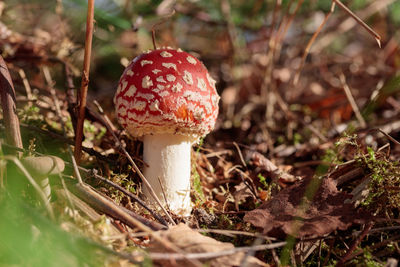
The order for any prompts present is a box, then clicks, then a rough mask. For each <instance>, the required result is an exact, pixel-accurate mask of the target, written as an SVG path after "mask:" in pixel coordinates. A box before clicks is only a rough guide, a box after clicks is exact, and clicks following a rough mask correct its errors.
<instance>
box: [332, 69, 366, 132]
mask: <svg viewBox="0 0 400 267" xmlns="http://www.w3.org/2000/svg"><path fill="white" fill-rule="evenodd" d="M339 78H340V82H341V83H342V86H343V90H344V92H345V94H346V97H347V100H349V103H350V105H351V108H352V109H353V111H354V113H355V114H356V118H357V120H358V122H359V123H360V126H361V128H365V127H367V123H366V122H365V120H364V118H363V117H362V115H361V113H360V109H359V108H358V106H357V103H356V101H355V100H354V97H353V95H352V93H351V91H350V88H349V86H348V85H347V83H346V77H345V76H344V74H343V73H341V74H340V76H339Z"/></svg>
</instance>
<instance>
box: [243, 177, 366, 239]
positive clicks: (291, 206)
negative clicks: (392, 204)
mask: <svg viewBox="0 0 400 267" xmlns="http://www.w3.org/2000/svg"><path fill="white" fill-rule="evenodd" d="M313 192H315V194H313ZM305 195H308V196H309V197H305ZM310 196H313V197H310ZM349 198H351V195H350V194H347V193H344V192H339V191H338V190H337V188H336V184H335V182H334V181H333V180H332V179H330V178H324V179H322V180H320V179H318V178H314V179H305V180H302V181H298V182H297V183H295V184H294V185H292V186H290V187H287V188H285V189H283V190H282V191H280V192H279V193H278V194H277V195H276V196H275V197H274V198H272V199H271V200H269V201H268V202H266V203H264V204H263V205H261V206H260V207H259V208H258V209H255V210H253V211H250V212H248V213H247V214H246V215H245V217H244V220H245V221H246V222H249V223H251V224H253V225H254V226H256V227H259V228H261V229H262V232H263V233H264V234H268V235H271V236H277V237H283V236H284V235H285V234H289V235H293V236H295V237H299V238H300V237H311V236H323V235H325V234H328V233H330V232H332V231H335V230H345V229H347V228H348V227H349V226H351V225H352V224H354V223H364V222H365V221H366V220H367V219H368V217H369V215H368V214H367V213H365V212H363V211H361V210H357V209H355V208H354V206H353V204H351V203H345V200H346V199H349Z"/></svg>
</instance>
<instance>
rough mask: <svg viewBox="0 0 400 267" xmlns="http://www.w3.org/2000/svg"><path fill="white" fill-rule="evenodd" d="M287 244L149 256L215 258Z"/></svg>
mask: <svg viewBox="0 0 400 267" xmlns="http://www.w3.org/2000/svg"><path fill="white" fill-rule="evenodd" d="M285 245H286V242H285V241H283V242H277V243H273V244H265V245H256V246H250V247H237V248H233V249H229V250H222V251H217V252H202V253H187V254H185V255H181V254H177V253H159V252H151V253H149V256H150V258H151V259H153V260H183V259H185V258H186V259H203V260H206V259H213V258H219V257H223V256H230V255H233V254H236V253H239V252H248V251H261V250H266V249H274V248H280V247H283V246H285Z"/></svg>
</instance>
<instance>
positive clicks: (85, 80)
mask: <svg viewBox="0 0 400 267" xmlns="http://www.w3.org/2000/svg"><path fill="white" fill-rule="evenodd" d="M93 20H94V0H88V9H87V18H86V40H85V56H84V60H83V73H82V82H81V90H80V93H79V101H77V103H78V102H79V113H78V122H77V125H76V133H75V151H74V155H75V160H76V162H77V163H79V161H80V159H81V154H82V140H83V122H84V120H85V108H86V97H87V91H88V85H89V71H90V56H91V53H92V38H93Z"/></svg>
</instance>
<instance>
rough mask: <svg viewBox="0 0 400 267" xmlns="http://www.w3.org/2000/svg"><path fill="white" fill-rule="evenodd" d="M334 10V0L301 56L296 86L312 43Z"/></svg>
mask: <svg viewBox="0 0 400 267" xmlns="http://www.w3.org/2000/svg"><path fill="white" fill-rule="evenodd" d="M334 11H335V2H332V4H331V9H330V11H329V12H328V14H326V15H325V18H324V20H323V21H322V23H321V24H320V25H319V27H318V29H317V30H316V31H315V32H314V34H313V36H312V37H311V39H310V41H308V43H307V46H306V49H304V53H303V56H302V57H301V63H300V66H299V68H298V69H297V72H296V75H295V76H294V79H293V85H294V86H296V85H297V83H298V81H299V78H300V73H301V70H302V69H303V67H304V63H305V62H306V58H307V56H308V54H309V53H310V50H311V46H312V44H313V43H314V41H315V39H317V37H318V35H319V33H320V32H321V30H322V28H323V27H324V26H325V24H326V22H327V21H328V19H329V17H330V16H331V15H332V13H333V12H334Z"/></svg>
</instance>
